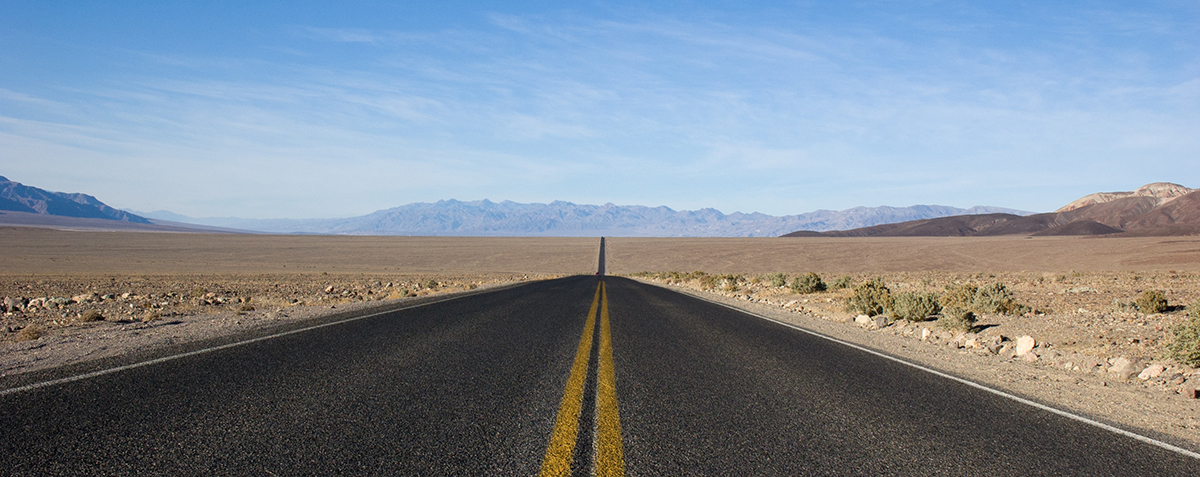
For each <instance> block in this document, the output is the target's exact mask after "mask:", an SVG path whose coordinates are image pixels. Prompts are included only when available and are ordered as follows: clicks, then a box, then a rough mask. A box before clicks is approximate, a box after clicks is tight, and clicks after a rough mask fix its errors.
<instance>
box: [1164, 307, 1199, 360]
mask: <svg viewBox="0 0 1200 477" xmlns="http://www.w3.org/2000/svg"><path fill="white" fill-rule="evenodd" d="M1197 303H1200V302H1197ZM1197 303H1193V304H1192V306H1189V307H1188V314H1190V315H1192V316H1191V319H1190V320H1188V321H1187V323H1183V324H1181V325H1179V326H1176V327H1175V328H1174V329H1172V330H1171V331H1173V332H1174V334H1175V339H1174V340H1172V341H1171V342H1170V343H1167V356H1168V357H1171V358H1175V360H1177V361H1179V362H1180V363H1183V364H1186V365H1188V366H1191V367H1194V368H1195V367H1200V313H1196V311H1195V310H1193V308H1196V304H1197Z"/></svg>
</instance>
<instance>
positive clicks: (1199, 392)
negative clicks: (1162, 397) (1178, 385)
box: [1179, 386, 1200, 399]
mask: <svg viewBox="0 0 1200 477" xmlns="http://www.w3.org/2000/svg"><path fill="white" fill-rule="evenodd" d="M1179 394H1182V395H1183V397H1185V398H1188V399H1200V389H1196V388H1192V387H1186V386H1185V387H1183V388H1182V389H1180V390H1179Z"/></svg>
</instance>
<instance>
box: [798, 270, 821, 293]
mask: <svg viewBox="0 0 1200 477" xmlns="http://www.w3.org/2000/svg"><path fill="white" fill-rule="evenodd" d="M825 288H826V287H825V282H824V281H822V280H821V276H820V275H817V274H816V273H815V272H808V273H806V274H804V275H801V276H798V277H796V279H795V280H793V281H792V291H794V292H796V293H800V294H805V293H817V292H823V291H825Z"/></svg>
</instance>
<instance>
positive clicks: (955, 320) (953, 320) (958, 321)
mask: <svg viewBox="0 0 1200 477" xmlns="http://www.w3.org/2000/svg"><path fill="white" fill-rule="evenodd" d="M975 320H976V317H975V313H974V312H972V311H971V310H966V309H963V308H942V314H941V316H939V317H938V320H937V324H938V326H941V327H942V328H946V329H949V330H953V331H971V328H973V327H974V326H975Z"/></svg>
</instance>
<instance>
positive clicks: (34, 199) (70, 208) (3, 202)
mask: <svg viewBox="0 0 1200 477" xmlns="http://www.w3.org/2000/svg"><path fill="white" fill-rule="evenodd" d="M0 210H7V211H13V212H24V213H29V214H39V215H54V216H61V217H78V218H88V219H106V220H116V221H122V222H133V223H138V224H149V223H150V221H149V220H146V219H145V218H143V217H139V216H137V215H135V214H131V213H129V212H126V211H124V210H119V209H114V208H112V207H109V206H108V205H107V204H105V203H103V202H100V200H98V199H96V198H95V197H92V196H90V195H87V194H81V193H68V192H52V191H48V190H45V189H39V188H37V187H32V186H27V185H25V184H22V183H20V182H15V181H10V180H8V178H7V177H4V176H0Z"/></svg>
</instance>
